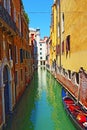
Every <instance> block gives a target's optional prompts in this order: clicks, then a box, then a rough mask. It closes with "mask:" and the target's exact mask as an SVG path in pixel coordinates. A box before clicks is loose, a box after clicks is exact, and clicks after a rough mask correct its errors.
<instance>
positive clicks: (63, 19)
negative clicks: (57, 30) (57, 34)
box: [61, 13, 64, 32]
mask: <svg viewBox="0 0 87 130" xmlns="http://www.w3.org/2000/svg"><path fill="white" fill-rule="evenodd" d="M61 29H62V32H64V13H62V28H61Z"/></svg>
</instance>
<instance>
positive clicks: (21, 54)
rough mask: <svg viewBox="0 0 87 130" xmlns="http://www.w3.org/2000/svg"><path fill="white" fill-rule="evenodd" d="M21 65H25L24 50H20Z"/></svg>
mask: <svg viewBox="0 0 87 130" xmlns="http://www.w3.org/2000/svg"><path fill="white" fill-rule="evenodd" d="M20 63H23V50H22V49H20Z"/></svg>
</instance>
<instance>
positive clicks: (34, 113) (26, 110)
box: [5, 68, 76, 130]
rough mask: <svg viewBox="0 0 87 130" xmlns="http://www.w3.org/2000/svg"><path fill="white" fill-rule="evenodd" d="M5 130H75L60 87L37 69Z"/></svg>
mask: <svg viewBox="0 0 87 130" xmlns="http://www.w3.org/2000/svg"><path fill="white" fill-rule="evenodd" d="M5 130H76V129H75V127H74V126H73V124H72V123H71V121H70V120H69V117H68V116H67V114H66V112H65V111H64V108H63V105H62V99H61V85H60V84H58V82H57V81H56V80H55V79H54V78H53V76H51V75H50V73H49V72H47V71H46V70H45V69H43V68H42V69H41V68H39V69H38V72H36V73H35V75H34V78H33V81H32V82H31V84H30V86H29V87H28V88H27V90H26V92H25V94H24V96H23V98H22V100H21V101H20V103H19V104H18V106H17V108H16V110H15V114H14V116H12V118H11V119H10V120H9V123H8V126H7V128H6V129H5Z"/></svg>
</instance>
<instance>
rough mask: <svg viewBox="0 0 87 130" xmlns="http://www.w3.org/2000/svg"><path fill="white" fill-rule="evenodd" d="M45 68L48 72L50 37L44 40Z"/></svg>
mask: <svg viewBox="0 0 87 130" xmlns="http://www.w3.org/2000/svg"><path fill="white" fill-rule="evenodd" d="M46 67H47V68H48V69H49V70H50V37H48V39H47V40H46Z"/></svg>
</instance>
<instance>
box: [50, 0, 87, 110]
mask: <svg viewBox="0 0 87 130" xmlns="http://www.w3.org/2000/svg"><path fill="white" fill-rule="evenodd" d="M86 2H87V1H86V0H84V1H82V0H80V1H75V0H71V1H69V0H67V2H66V1H65V0H62V1H60V0H55V1H54V4H53V7H54V6H56V8H55V9H56V12H57V17H56V20H55V17H53V22H54V21H57V29H58V30H57V31H55V33H57V42H56V43H55V44H56V68H57V74H58V76H57V78H58V79H59V80H60V81H61V82H62V83H63V84H64V86H66V87H67V89H68V90H69V91H70V92H71V93H72V94H73V96H75V98H76V99H77V100H78V101H79V102H80V103H81V104H82V105H83V106H84V107H85V108H87V65H86V55H87V35H86V34H87V26H86V21H87V15H86V12H87V4H86ZM52 10H53V9H52ZM53 15H55V14H54V10H53ZM53 25H54V26H56V25H55V24H53ZM54 28H55V27H54ZM52 32H53V31H52V28H51V33H52ZM55 35H56V34H55ZM50 36H51V39H52V41H53V38H52V34H51V35H50ZM51 53H52V52H51ZM51 55H52V54H51ZM52 60H54V59H53V58H52Z"/></svg>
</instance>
